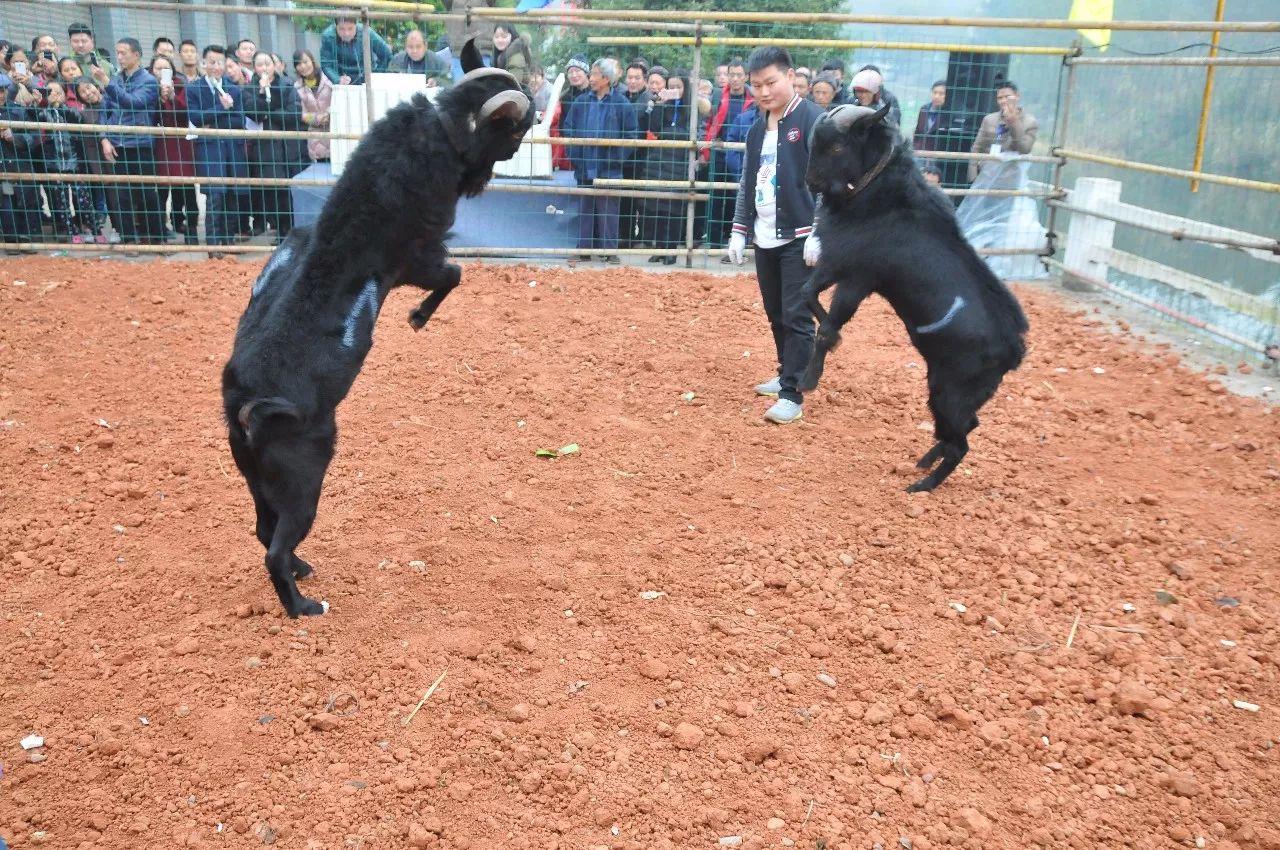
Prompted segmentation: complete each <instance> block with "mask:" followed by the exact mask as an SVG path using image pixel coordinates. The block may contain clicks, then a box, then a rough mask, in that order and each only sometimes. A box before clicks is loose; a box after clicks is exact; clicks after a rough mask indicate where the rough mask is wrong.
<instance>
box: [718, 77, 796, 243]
mask: <svg viewBox="0 0 1280 850" xmlns="http://www.w3.org/2000/svg"><path fill="white" fill-rule="evenodd" d="M787 68H788V70H790V62H788V66H787ZM727 76H728V84H727V85H726V86H725V87H724V89H723V90H722V91H721V94H720V101H719V105H718V106H717V105H716V103H715V102H714V101H713V102H712V108H713V109H715V114H714V116H713V117H712V118H711V121H710V122H708V124H707V132H706V136H705V138H706V140H707V141H709V142H711V141H721V142H723V141H724V140H725V133H726V132H728V129H729V127H731V126H733V122H734V120H735V119H736V118H737V117H738V116H739V115H741V114H742V112H743V111H744V110H746V109H750V108H751V104H752V103H753V102H754V98H753V95H752V93H751V90H750V88H748V86H747V68H746V65H745V64H743V61H742V59H740V58H738V57H734V58H733V59H730V60H729V63H728V73H727ZM709 153H710V156H709V157H707V156H706V154H704V159H709V162H710V164H711V167H710V174H711V179H712V180H713V181H714V182H717V183H736V182H737V181H738V179H739V178H740V177H741V176H742V175H741V173H736V172H733V171H731V170H730V169H729V166H728V162H727V160H726V159H725V156H724V151H723V150H714V151H710V152H709ZM733 197H734V193H733V192H732V191H726V190H724V189H712V190H711V192H710V200H709V201H708V207H707V232H706V236H707V245H708V246H709V247H712V248H722V247H724V245H725V243H726V242H728V240H729V227H730V225H731V224H732V223H733Z"/></svg>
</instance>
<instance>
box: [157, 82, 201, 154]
mask: <svg viewBox="0 0 1280 850" xmlns="http://www.w3.org/2000/svg"><path fill="white" fill-rule="evenodd" d="M156 112H157V114H158V115H159V116H160V126H161V127H186V126H187V80H186V78H185V77H183V76H182V75H180V74H174V76H173V100H171V101H169V102H168V103H165V102H164V101H163V100H161V101H159V106H158V108H157V110H156ZM155 147H156V174H160V175H163V176H166V177H195V175H196V168H195V148H194V147H193V146H192V144H191V142H190V141H189V140H188V139H186V138H185V137H183V136H157V137H156V142H155Z"/></svg>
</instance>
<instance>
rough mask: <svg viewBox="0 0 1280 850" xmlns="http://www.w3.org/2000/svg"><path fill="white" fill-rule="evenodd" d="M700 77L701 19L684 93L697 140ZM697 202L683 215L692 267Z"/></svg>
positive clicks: (693, 154) (693, 171) (692, 173)
mask: <svg viewBox="0 0 1280 850" xmlns="http://www.w3.org/2000/svg"><path fill="white" fill-rule="evenodd" d="M701 78H702V21H698V22H697V25H696V26H695V27H694V30H693V73H692V74H690V75H689V89H690V91H687V92H685V93H684V96H685V100H686V101H687V102H688V104H689V138H690V139H692V140H693V141H694V142H697V141H698V81H699V80H700V79H701ZM698 156H699V151H698V146H697V145H696V144H695V145H694V146H693V150H691V151H689V193H690V194H691V195H692V194H693V193H694V191H695V189H694V184H695V183H696V181H697V179H698ZM697 207H698V202H697V201H695V200H694V199H693V198H689V206H688V210H687V213H686V217H685V230H684V242H685V258H684V267H685V268H686V269H689V268H693V236H694V233H693V228H694V222H695V221H696V220H697V217H698V209H697Z"/></svg>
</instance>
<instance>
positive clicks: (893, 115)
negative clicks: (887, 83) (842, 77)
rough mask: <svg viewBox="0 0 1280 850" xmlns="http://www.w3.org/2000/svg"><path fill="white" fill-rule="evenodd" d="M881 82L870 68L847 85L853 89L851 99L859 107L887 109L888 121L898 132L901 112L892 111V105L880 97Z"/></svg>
mask: <svg viewBox="0 0 1280 850" xmlns="http://www.w3.org/2000/svg"><path fill="white" fill-rule="evenodd" d="M882 84H883V80H882V79H881V77H880V72H879V71H872V70H871V69H870V68H867V69H865V70H862V71H859V72H858V73H856V74H854V75H853V82H852V83H850V84H849V86H850V88H852V89H853V97H854V99H855V100H856V101H857V103H858V105H859V106H865V107H868V108H870V109H880V108H881V107H884V106H888V107H889V120H890V121H892V122H893V125H894V126H895V127H897V128H899V130H901V128H902V112H901V111H900V110H896V109H894V107H893V105H892V104H889V103H886V102H885V100H884V98H883V97H881V94H880V87H881V85H882Z"/></svg>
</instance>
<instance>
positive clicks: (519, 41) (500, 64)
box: [492, 23, 533, 86]
mask: <svg viewBox="0 0 1280 850" xmlns="http://www.w3.org/2000/svg"><path fill="white" fill-rule="evenodd" d="M492 64H493V67H494V68H501V69H503V70H504V71H506V72H507V73H509V74H510V75H511V76H513V77H515V78H516V80H517V81H518V82H519V83H520V85H522V86H527V85H528V84H529V68H530V67H531V66H532V65H533V54H532V53H530V52H529V42H527V41H525V40H524V38H522V37H521V36H520V33H518V32H516V28H515V27H514V26H512V25H511V24H507V23H502V24H497V25H495V26H494V28H493V63H492Z"/></svg>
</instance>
